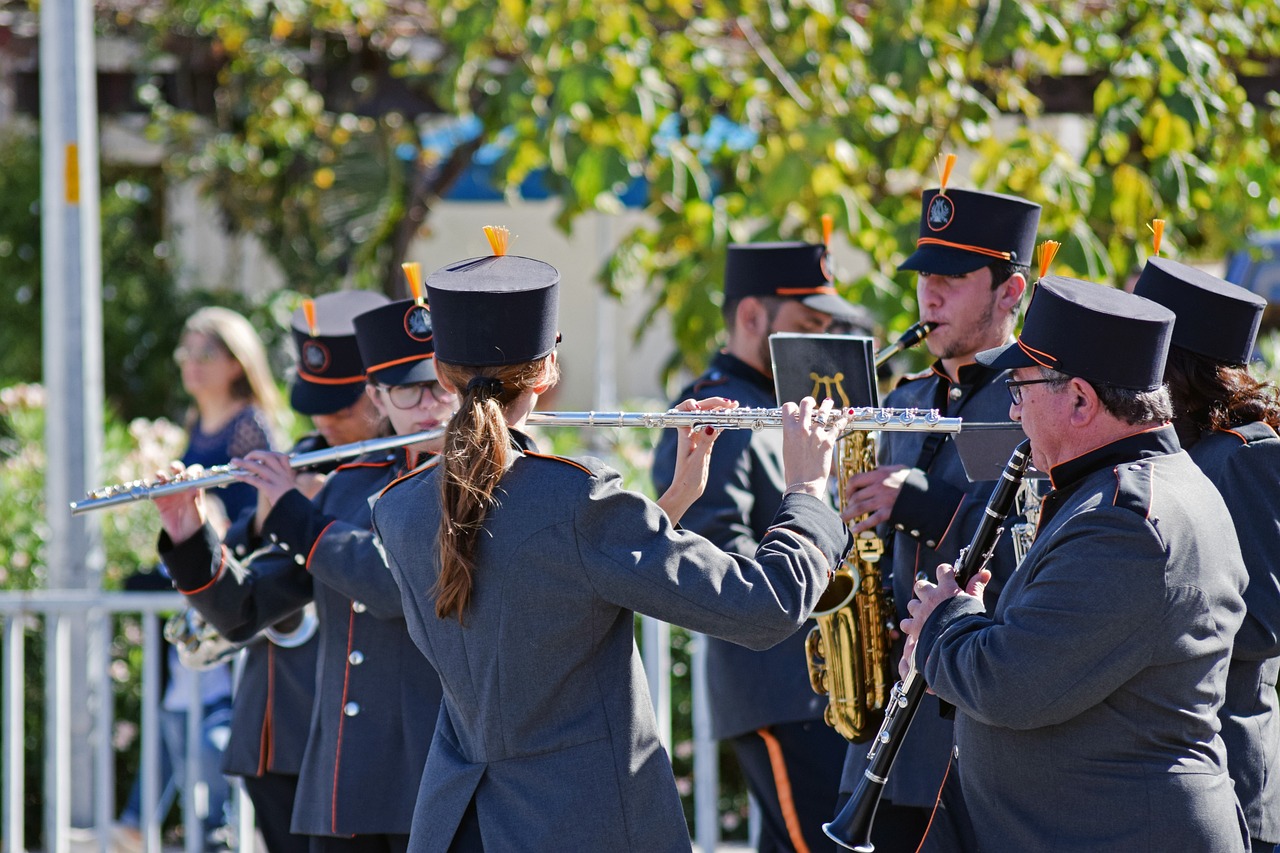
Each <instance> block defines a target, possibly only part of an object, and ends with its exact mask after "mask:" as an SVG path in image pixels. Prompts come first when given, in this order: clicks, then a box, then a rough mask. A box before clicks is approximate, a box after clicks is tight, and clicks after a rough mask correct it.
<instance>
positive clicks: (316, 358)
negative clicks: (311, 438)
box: [289, 290, 388, 415]
mask: <svg viewBox="0 0 1280 853" xmlns="http://www.w3.org/2000/svg"><path fill="white" fill-rule="evenodd" d="M307 302H308V303H309V304H310V308H308V307H307V305H306V304H304V305H303V306H302V307H300V308H298V310H296V311H294V312H293V316H292V317H291V318H290V323H289V325H290V332H291V333H292V335H293V344H294V347H295V349H296V350H297V354H298V364H297V369H296V372H295V374H294V377H293V382H292V383H291V384H290V387H289V405H290V406H292V407H293V409H294V411H296V412H298V413H299V414H303V415H332V414H333V413H334V412H340V411H342V410H343V409H345V408H347V407H348V406H350V405H352V404H353V403H355V402H356V400H358V399H360V395H361V394H363V393H364V385H365V379H364V362H362V361H361V360H360V348H359V347H358V346H357V345H356V331H355V326H354V325H353V324H352V320H354V319H355V317H356V315H357V314H363V313H364V312H365V311H368V310H369V309H371V308H377V307H378V306H379V305H386V304H387V302H388V300H387V297H385V296H383V295H382V294H381V293H374V292H372V291H368V290H339V291H337V292H336V293H326V294H324V295H323V296H317V297H316V298H315V299H311V300H307Z"/></svg>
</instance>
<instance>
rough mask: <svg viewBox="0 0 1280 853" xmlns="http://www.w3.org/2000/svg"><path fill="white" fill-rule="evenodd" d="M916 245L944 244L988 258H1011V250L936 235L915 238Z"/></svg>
mask: <svg viewBox="0 0 1280 853" xmlns="http://www.w3.org/2000/svg"><path fill="white" fill-rule="evenodd" d="M916 246H917V247H919V246H946V247H947V248H949V249H962V250H964V251H966V252H973V253H975V254H978V255H986V256H987V257H989V258H1000V259H1002V260H1006V261H1011V260H1013V252H1001V251H999V250H997V249H988V248H986V247H984V246H971V245H969V244H968V243H952V242H951V241H950V240H939V239H938V238H937V237H921V238H920V239H919V240H916Z"/></svg>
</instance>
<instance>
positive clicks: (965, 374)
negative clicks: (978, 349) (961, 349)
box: [933, 359, 1003, 385]
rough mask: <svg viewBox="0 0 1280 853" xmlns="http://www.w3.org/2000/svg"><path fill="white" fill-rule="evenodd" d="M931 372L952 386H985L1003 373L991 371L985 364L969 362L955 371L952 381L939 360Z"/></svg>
mask: <svg viewBox="0 0 1280 853" xmlns="http://www.w3.org/2000/svg"><path fill="white" fill-rule="evenodd" d="M933 372H934V373H936V374H938V376H939V377H940V378H942V379H944V380H946V381H947V382H950V383H952V384H953V385H986V384H987V383H988V382H990V381H991V380H992V379H994V378H996V376H998V375H999V374H1000V373H1002V372H1003V371H1000V370H992V369H991V368H990V367H987V366H986V365H985V364H979V363H978V362H976V361H971V362H969V363H968V364H962V365H960V369H959V370H957V371H956V374H957V375H956V378H955V379H952V378H951V377H950V376H948V375H947V371H945V370H943V369H942V360H941V359H939V360H938V361H935V362H934V363H933Z"/></svg>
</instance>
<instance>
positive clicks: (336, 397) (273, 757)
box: [222, 290, 388, 853]
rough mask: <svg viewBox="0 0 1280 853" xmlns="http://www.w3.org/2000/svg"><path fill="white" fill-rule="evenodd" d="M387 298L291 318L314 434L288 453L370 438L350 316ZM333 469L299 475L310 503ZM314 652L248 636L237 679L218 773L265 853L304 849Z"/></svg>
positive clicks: (294, 393) (299, 393)
mask: <svg viewBox="0 0 1280 853" xmlns="http://www.w3.org/2000/svg"><path fill="white" fill-rule="evenodd" d="M387 301H388V300H387V298H386V297H384V296H382V295H381V294H377V293H371V292H369V291H357V290H344V291H338V292H336V293H326V294H324V295H323V296H318V297H316V298H315V299H314V300H313V301H312V304H311V307H310V308H309V309H305V308H299V309H298V310H297V311H295V312H294V314H293V317H292V319H291V323H290V327H291V328H290V331H291V335H292V338H293V344H294V348H295V350H296V355H297V368H296V370H295V372H294V376H293V380H292V382H291V383H290V385H289V405H290V407H291V408H292V409H293V410H294V411H295V412H297V413H298V414H302V415H308V416H309V417H310V418H311V420H312V422H313V423H314V424H315V426H316V431H315V432H313V433H310V434H308V435H306V436H303V437H302V438H301V439H300V440H299V441H298V443H297V444H295V445H294V447H293V449H292V450H291V451H290V453H291V454H297V453H308V452H311V451H315V450H322V449H324V448H325V447H333V446H337V445H340V444H347V443H348V442H352V441H359V440H361V439H363V438H369V437H371V435H370V431H371V425H372V424H375V423H376V422H377V410H376V409H374V407H373V404H372V402H370V400H369V397H368V395H367V394H365V392H364V386H365V379H364V367H363V365H362V363H361V361H360V350H359V349H358V348H357V346H356V335H355V327H354V326H353V325H352V320H353V318H354V317H355V316H356V315H357V314H360V313H363V312H364V311H367V310H369V309H371V308H376V307H378V306H379V305H385V304H386V303H387ZM334 467H336V466H335V465H329V466H325V467H324V468H323V469H321V470H316V469H312V470H310V471H308V472H306V473H300V474H299V475H298V489H299V491H300V492H302V493H303V494H304V495H306V496H307V497H309V498H310V497H315V495H316V493H317V492H318V491H319V490H320V486H322V485H323V484H324V477H325V475H326V474H328V473H331V472H332V470H333V468H334ZM236 552H237V556H238V558H239V559H240V560H241V562H242V563H243V564H244V565H245V566H246V567H250V566H252V561H251V555H249V553H248V549H247V547H246V546H245V544H244V543H243V542H240V544H239V545H238V546H237V547H236ZM259 553H261V552H259ZM266 554H270V555H272V556H269V557H266V559H267V560H268V562H269V561H271V560H278V559H279V557H280V553H279V551H278V549H270V550H268V551H267V552H265V554H263V556H266ZM300 622H301V619H300V616H298V615H295V616H291V617H289V618H288V619H286V620H284V621H283V622H282V623H280V624H277V625H276V626H275V627H276V629H277V630H279V631H286V632H287V631H288V630H290V629H291V628H292V629H296V628H297V627H298V625H299V623H300ZM318 648H319V643H318V641H317V640H316V639H315V638H314V637H313V638H312V639H310V640H307V641H306V642H304V643H301V644H300V645H297V646H292V647H289V648H285V647H283V646H280V645H277V644H275V643H273V642H270V641H269V640H267V639H265V638H263V639H260V640H255V641H254V642H252V643H250V644H249V645H248V647H246V649H245V656H244V665H243V669H242V671H241V673H240V680H239V681H238V682H237V683H236V692H235V700H234V705H233V706H232V712H231V714H232V716H231V739H230V740H229V741H228V742H227V751H226V753H225V754H224V756H223V764H222V769H223V772H225V773H229V774H231V775H233V776H240V777H241V778H242V779H243V781H244V787H245V790H246V791H247V792H248V794H249V798H250V799H251V800H252V801H253V810H254V816H255V818H256V821H257V824H258V828H259V829H260V830H261V831H262V838H263V840H264V841H265V842H266V845H267V849H268V850H270V851H271V853H306V851H307V849H308V848H309V846H310V841H309V839H308V837H307V836H305V835H300V834H299V835H295V834H293V833H292V832H290V829H289V827H290V826H291V825H292V823H293V803H294V800H295V799H296V797H297V793H298V772H299V771H300V770H301V768H302V756H303V753H304V752H305V750H306V746H307V735H308V732H309V730H310V727H309V726H307V725H298V722H297V721H299V720H309V719H310V717H311V708H312V706H313V705H314V704H315V681H316V657H317V652H318Z"/></svg>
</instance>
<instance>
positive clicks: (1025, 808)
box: [916, 426, 1248, 853]
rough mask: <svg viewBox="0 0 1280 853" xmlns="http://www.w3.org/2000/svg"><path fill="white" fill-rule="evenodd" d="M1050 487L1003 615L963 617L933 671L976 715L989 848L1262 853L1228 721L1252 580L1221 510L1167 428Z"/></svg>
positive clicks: (933, 657)
mask: <svg viewBox="0 0 1280 853" xmlns="http://www.w3.org/2000/svg"><path fill="white" fill-rule="evenodd" d="M1051 474H1052V480H1053V484H1054V488H1055V490H1054V491H1053V492H1051V493H1050V494H1049V495H1047V496H1046V497H1045V499H1044V501H1043V506H1042V514H1041V517H1040V529H1039V533H1038V536H1037V538H1036V541H1035V544H1034V545H1033V546H1032V548H1031V550H1030V552H1029V553H1028V554H1027V557H1026V559H1025V560H1024V561H1023V564H1022V566H1021V567H1020V568H1019V570H1018V572H1017V573H1016V574H1015V575H1014V576H1013V578H1012V579H1011V580H1010V581H1009V583H1008V585H1007V586H1006V587H1005V591H1004V595H1002V596H1001V598H1000V603H999V604H998V605H997V607H996V610H995V614H994V615H993V616H987V615H985V614H984V613H983V612H982V605H981V604H978V603H977V602H975V601H974V600H973V599H971V598H968V597H957V598H953V599H950V600H949V601H947V602H944V603H943V604H942V605H940V606H939V607H938V608H937V609H936V610H935V611H934V612H933V614H932V615H931V616H930V617H929V619H928V620H927V621H926V623H925V625H924V629H923V631H922V633H921V637H920V645H919V648H918V649H917V652H916V655H917V657H916V660H917V661H923V662H924V663H923V670H922V671H923V673H924V676H925V680H926V682H927V683H928V684H929V685H930V686H931V687H932V688H933V689H934V690H935V691H937V693H938V695H939V696H941V697H942V698H943V699H945V700H947V701H948V702H951V703H953V704H954V705H955V706H956V708H957V710H958V712H959V713H958V715H957V720H956V744H957V748H958V750H959V761H958V763H957V766H958V772H959V775H960V783H961V788H962V790H963V793H964V800H965V804H966V807H967V809H968V812H969V815H970V817H971V819H972V824H973V826H974V829H975V832H976V835H977V839H978V842H979V844H980V845H981V849H982V850H984V851H1004V850H1037V851H1082V853H1083V851H1089V853H1104V852H1105V851H1116V853H1121V851H1123V853H1135V851H1153V852H1154V851H1166V850H1180V851H1188V853H1192V851H1199V853H1231V851H1241V850H1245V849H1246V846H1247V844H1248V839H1247V831H1246V829H1245V827H1244V816H1243V814H1241V812H1240V807H1239V806H1238V805H1237V803H1236V798H1235V795H1234V793H1233V792H1232V787H1231V780H1230V777H1229V776H1228V775H1227V760H1226V750H1225V748H1224V746H1223V743H1222V738H1221V737H1219V736H1218V729H1219V724H1218V709H1219V708H1220V707H1221V705H1222V700H1223V695H1224V693H1225V690H1226V682H1227V666H1228V662H1229V657H1230V654H1231V642H1232V638H1233V636H1234V635H1235V633H1236V630H1237V629H1238V628H1239V627H1240V623H1241V620H1242V619H1243V618H1244V599H1243V593H1244V589H1245V584H1246V580H1247V579H1246V575H1245V569H1244V564H1243V561H1242V560H1241V557H1240V549H1239V546H1238V545H1237V543H1236V537H1235V532H1234V527H1233V525H1232V523H1231V516H1230V515H1229V514H1228V513H1227V509H1226V507H1225V506H1224V505H1223V502H1222V498H1221V497H1220V496H1219V495H1218V492H1217V490H1216V489H1214V488H1213V484H1212V483H1210V482H1209V480H1208V479H1207V478H1206V477H1205V476H1204V474H1202V473H1201V472H1200V470H1199V469H1198V468H1197V467H1196V466H1195V463H1194V462H1192V461H1191V458H1190V456H1188V455H1187V454H1186V453H1184V452H1182V451H1181V450H1180V449H1179V445H1178V440H1177V436H1176V435H1175V434H1174V431H1173V427H1170V426H1165V427H1162V428H1158V429H1153V430H1149V431H1146V432H1142V433H1139V434H1137V435H1133V436H1129V437H1126V438H1124V439H1121V440H1119V441H1116V442H1113V443H1112V444H1109V445H1105V446H1103V447H1101V448H1098V449H1097V450H1094V451H1091V452H1090V453H1087V454H1085V455H1083V456H1080V457H1077V458H1076V459H1072V460H1069V461H1067V462H1064V463H1063V464H1061V465H1058V466H1057V467H1055V468H1054V469H1053V471H1052V472H1051Z"/></svg>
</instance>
